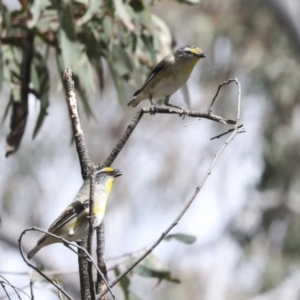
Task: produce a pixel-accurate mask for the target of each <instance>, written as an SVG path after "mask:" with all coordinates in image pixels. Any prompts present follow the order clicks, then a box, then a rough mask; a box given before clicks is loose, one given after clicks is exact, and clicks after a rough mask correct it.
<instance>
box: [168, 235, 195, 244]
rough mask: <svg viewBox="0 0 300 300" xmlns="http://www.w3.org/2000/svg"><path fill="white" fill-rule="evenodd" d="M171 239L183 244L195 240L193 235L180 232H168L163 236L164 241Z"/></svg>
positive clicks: (191, 242)
mask: <svg viewBox="0 0 300 300" xmlns="http://www.w3.org/2000/svg"><path fill="white" fill-rule="evenodd" d="M173 239H174V240H177V241H179V242H182V243H185V244H193V243H195V241H196V237H195V236H193V235H189V234H182V233H177V234H169V235H167V236H166V237H165V238H164V240H165V241H170V240H173Z"/></svg>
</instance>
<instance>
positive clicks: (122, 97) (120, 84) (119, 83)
mask: <svg viewBox="0 0 300 300" xmlns="http://www.w3.org/2000/svg"><path fill="white" fill-rule="evenodd" d="M120 65H121V66H122V64H120ZM108 66H109V70H110V74H111V76H112V79H113V81H114V84H115V86H116V90H117V94H118V99H119V102H120V103H123V104H124V103H126V102H127V101H126V100H127V98H126V90H125V86H124V81H123V80H122V78H120V74H118V73H117V71H116V70H115V69H114V66H112V65H111V64H109V65H108Z"/></svg>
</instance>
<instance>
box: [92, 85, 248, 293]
mask: <svg viewBox="0 0 300 300" xmlns="http://www.w3.org/2000/svg"><path fill="white" fill-rule="evenodd" d="M230 82H236V83H237V84H238V86H239V93H238V103H237V117H236V118H237V120H236V121H232V122H233V124H237V122H238V120H239V116H240V107H241V89H240V83H239V82H238V80H237V79H231V80H229V81H226V82H223V83H222V84H221V85H220V86H219V88H218V91H217V93H216V96H215V97H214V99H213V102H214V101H215V99H216V98H217V96H218V93H219V90H220V89H221V87H222V86H223V85H225V84H229V83H230ZM213 102H212V104H213ZM212 104H211V105H212ZM159 110H161V109H159ZM166 110H169V109H166ZM143 111H144V112H145V109H143ZM171 111H172V112H171V113H178V114H180V113H181V111H180V110H174V112H173V110H171ZM149 113H150V109H149ZM161 113H163V112H162V111H161ZM197 113H198V112H196V114H197ZM205 114H207V115H208V116H211V114H210V111H209V112H208V113H205ZM188 115H189V114H188ZM197 117H199V116H197ZM221 123H223V122H221ZM227 124H229V123H228V122H227ZM244 131H245V127H244V126H243V125H234V128H233V129H232V133H231V135H230V137H229V138H228V139H227V140H226V141H225V143H224V144H223V145H222V147H221V148H220V150H219V151H218V152H217V154H216V155H215V157H214V159H213V161H212V162H211V164H210V166H209V167H208V169H207V172H206V173H205V175H204V177H203V179H202V181H201V182H200V185H199V186H197V187H196V189H195V191H194V194H193V195H192V197H191V198H190V200H189V201H188V202H187V204H186V205H185V206H184V207H183V209H182V210H181V212H180V213H179V215H178V216H177V217H176V219H175V220H174V221H173V222H172V224H171V225H170V226H169V227H168V228H167V229H166V230H165V231H164V232H163V233H162V234H161V236H160V237H159V238H158V239H157V241H156V242H155V243H154V244H153V245H152V246H151V247H150V248H149V249H148V250H147V251H146V252H145V253H144V254H143V255H142V256H141V257H140V258H139V259H137V260H136V262H135V263H133V264H132V265H131V266H130V267H129V268H128V269H127V270H125V271H124V272H123V273H122V274H120V275H119V276H118V277H117V278H116V279H115V280H114V281H113V282H112V283H111V284H110V287H111V288H112V287H113V286H114V285H116V284H117V283H118V282H119V281H120V280H121V279H122V278H123V277H124V276H126V275H127V274H128V273H129V272H130V271H132V270H133V269H134V268H135V267H136V266H137V265H138V264H139V263H140V262H141V261H142V260H144V259H145V258H146V257H147V256H148V255H149V254H150V253H151V252H152V251H153V250H154V249H155V248H156V247H157V246H158V245H159V244H160V243H161V241H162V240H163V239H164V238H165V237H166V235H167V234H168V233H169V232H170V231H171V230H172V229H173V228H174V227H175V226H176V225H177V224H178V223H179V221H180V220H181V218H182V216H183V215H184V214H185V213H186V212H187V210H188V209H189V207H190V206H191V205H192V203H193V202H194V200H195V198H196V196H197V195H198V194H199V192H200V190H201V189H202V187H203V185H204V183H205V182H206V180H207V178H208V177H209V175H210V174H211V172H212V170H213V167H214V166H215V164H216V162H217V161H218V159H219V158H220V156H221V154H222V153H223V152H224V150H225V148H226V147H227V145H228V144H229V143H230V142H231V141H232V140H233V139H234V138H235V136H236V135H237V134H238V133H241V132H244ZM107 291H108V289H107V288H106V289H105V290H104V291H102V293H100V294H97V299H102V296H103V295H105V293H107Z"/></svg>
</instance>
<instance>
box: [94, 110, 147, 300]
mask: <svg viewBox="0 0 300 300" xmlns="http://www.w3.org/2000/svg"><path fill="white" fill-rule="evenodd" d="M143 115H144V111H143V109H140V110H139V111H138V112H137V113H136V115H135V117H134V118H133V120H132V121H131V123H130V124H129V125H128V127H127V128H126V130H125V132H124V134H123V136H122V137H121V138H120V140H119V142H118V143H117V145H116V146H115V147H114V149H113V150H112V152H111V153H110V155H109V156H108V157H107V158H106V160H105V162H104V163H103V164H102V165H98V166H97V169H101V168H103V167H106V166H110V165H111V164H112V163H113V161H114V160H115V159H116V157H117V156H118V154H119V153H120V152H121V150H122V149H123V147H124V145H125V144H126V142H127V140H128V139H129V137H130V136H131V134H132V132H133V130H134V129H135V128H136V126H137V124H138V123H139V121H140V120H141V118H142V116H143ZM104 250H105V237H104V221H102V222H101V224H100V226H99V227H98V228H97V250H96V252H97V265H98V268H99V269H100V271H101V272H102V274H103V275H104V276H105V278H107V270H106V264H105V260H104ZM105 288H106V284H105V281H104V278H102V277H101V276H100V274H98V275H97V284H96V292H97V294H101V292H102V291H103V290H104V289H105ZM106 299H107V297H106V296H105V295H103V296H102V297H101V300H106Z"/></svg>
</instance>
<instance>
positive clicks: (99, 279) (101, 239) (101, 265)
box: [96, 220, 107, 300]
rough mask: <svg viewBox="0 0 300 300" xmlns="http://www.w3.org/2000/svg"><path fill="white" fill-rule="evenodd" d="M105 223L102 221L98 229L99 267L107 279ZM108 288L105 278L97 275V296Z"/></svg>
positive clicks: (102, 299) (103, 299)
mask: <svg viewBox="0 0 300 300" xmlns="http://www.w3.org/2000/svg"><path fill="white" fill-rule="evenodd" d="M104 227H105V226H104V221H103V220H102V222H101V224H100V226H99V227H98V228H97V265H98V268H99V269H100V271H101V272H102V274H103V275H104V276H105V278H107V270H106V264H105V260H104V250H105V238H104ZM105 288H106V285H105V282H104V280H103V278H102V277H101V276H100V275H99V274H98V275H97V286H96V292H97V294H101V292H102V291H103V290H104V289H105ZM106 299H107V297H106V296H105V295H104V296H103V297H102V298H101V300H106Z"/></svg>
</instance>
